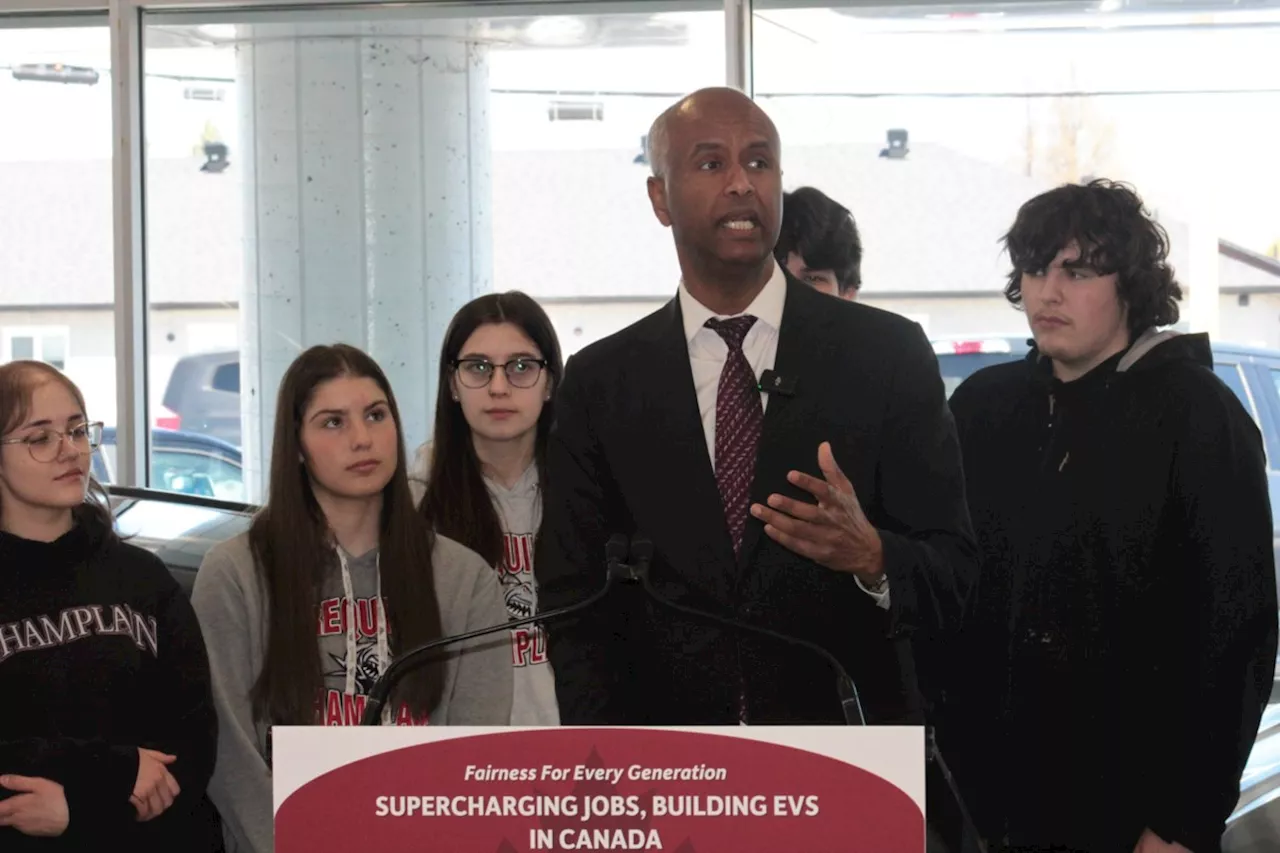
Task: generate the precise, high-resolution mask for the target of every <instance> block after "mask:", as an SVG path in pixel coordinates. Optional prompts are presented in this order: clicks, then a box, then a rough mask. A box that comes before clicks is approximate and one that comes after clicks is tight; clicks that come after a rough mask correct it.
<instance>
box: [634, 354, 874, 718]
mask: <svg viewBox="0 0 1280 853" xmlns="http://www.w3.org/2000/svg"><path fill="white" fill-rule="evenodd" d="M769 372H771V371H769ZM769 372H766V374H765V375H768V373H769ZM652 559H653V543H652V542H651V541H649V540H648V539H646V538H644V537H641V536H637V537H635V538H633V539H632V540H631V563H630V565H628V566H626V575H625V577H623V580H626V581H628V582H632V583H635V582H639V584H640V586H641V587H642V588H643V589H644V591H645V593H646V594H647V595H648V596H649V597H650V598H652V599H654V600H655V601H657V602H658V603H659V604H662V605H664V606H666V607H669V608H671V609H672V610H676V611H679V612H681V613H684V614H685V615H686V616H693V617H695V618H698V619H704V620H709V621H711V622H716V623H719V624H721V625H724V626H726V627H728V628H732V629H734V630H736V631H742V632H744V633H748V634H757V635H759V636H762V637H769V638H771V639H773V640H776V641H778V642H781V643H787V644H788V645H792V646H797V647H798V648H802V649H807V650H808V651H810V652H813V653H814V654H816V655H818V656H819V657H821V658H822V659H823V660H825V661H826V662H827V665H828V666H830V667H831V669H832V670H833V671H834V672H835V674H836V695H837V696H839V697H840V710H841V712H842V713H843V714H844V722H845V725H848V726H865V725H866V724H867V717H866V715H865V714H864V713H863V712H862V700H861V699H859V697H858V687H857V685H856V684H854V683H853V679H852V678H850V677H849V673H848V671H847V670H846V669H845V668H844V666H843V665H842V664H841V663H840V661H839V659H838V658H836V656H835V655H833V654H831V652H829V651H827V650H826V649H825V648H823V647H822V646H820V645H818V644H817V643H814V642H810V641H809V640H802V639H800V638H799V637H792V636H789V635H787V634H783V633H780V632H778V631H774V630H772V629H771V628H763V627H761V626H759V625H752V624H750V623H748V622H739V621H738V620H737V619H730V618H729V617H727V616H720V615H718V614H716V613H709V612H707V611H705V610H699V609H697V608H696V607H689V606H687V605H684V604H677V603H676V602H674V601H672V600H671V599H669V598H666V597H665V596H663V595H662V594H661V593H659V592H658V591H657V590H656V589H654V588H653V584H652V583H651V582H650V580H649V563H650V561H651V560H652Z"/></svg>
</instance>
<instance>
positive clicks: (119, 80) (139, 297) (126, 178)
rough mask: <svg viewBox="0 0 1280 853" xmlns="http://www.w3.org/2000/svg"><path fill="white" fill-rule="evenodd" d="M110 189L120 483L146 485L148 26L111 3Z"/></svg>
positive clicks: (128, 5) (116, 1)
mask: <svg viewBox="0 0 1280 853" xmlns="http://www.w3.org/2000/svg"><path fill="white" fill-rule="evenodd" d="M108 20H109V22H110V27H111V135H112V145H111V153H112V158H111V185H112V193H111V196H112V217H111V221H112V231H113V233H112V254H113V257H114V273H115V276H114V281H115V311H114V314H115V344H116V346H115V350H116V472H115V477H116V482H117V483H119V484H120V485H122V486H146V485H147V467H148V466H147V460H148V458H149V457H150V443H151V430H149V429H147V334H146V331H147V301H146V282H145V275H144V272H145V271H144V260H145V252H144V248H143V173H142V167H143V146H142V22H141V12H140V9H139V7H138V6H137V5H135V0H111V3H110V7H109V15H108Z"/></svg>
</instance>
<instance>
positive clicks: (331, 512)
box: [192, 344, 511, 853]
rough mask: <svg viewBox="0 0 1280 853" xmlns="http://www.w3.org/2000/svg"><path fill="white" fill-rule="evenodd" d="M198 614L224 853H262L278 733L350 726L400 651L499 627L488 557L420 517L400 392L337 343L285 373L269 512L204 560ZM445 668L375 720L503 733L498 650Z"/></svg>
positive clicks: (460, 654)
mask: <svg viewBox="0 0 1280 853" xmlns="http://www.w3.org/2000/svg"><path fill="white" fill-rule="evenodd" d="M192 600H193V603H194V605H195V609H196V613H197V614H198V615H199V617H200V623H201V625H202V626H203V627H204V631H205V636H206V637H208V640H209V649H210V660H211V662H212V667H213V693H214V700H215V704H216V707H217V711H218V719H219V722H220V724H221V732H222V737H221V741H220V743H219V749H218V764H217V768H216V771H215V772H214V775H213V781H212V784H211V785H210V793H211V794H212V795H213V798H214V801H215V802H216V803H217V805H218V807H219V809H220V810H221V812H222V817H223V821H224V824H225V835H226V838H227V841H228V847H229V849H230V851H231V853H237V851H252V853H270V851H271V849H272V844H273V830H272V815H273V809H272V794H271V745H270V743H271V742H270V728H271V726H272V725H309V724H316V725H355V724H358V723H359V721H360V718H361V716H362V714H363V710H364V704H365V701H366V697H367V695H368V693H369V691H370V690H371V689H372V687H373V685H374V684H375V683H376V682H377V680H378V678H379V677H381V675H382V674H383V673H384V672H386V669H387V667H388V665H389V664H390V662H391V660H392V659H393V657H394V656H395V655H397V654H400V653H401V652H403V651H405V650H407V649H411V648H413V647H415V646H418V645H420V644H422V643H426V642H429V641H431V640H434V639H436V638H438V637H441V636H444V635H451V634H457V633H462V632H464V631H469V630H472V629H475V628H480V627H484V626H487V625H491V624H494V623H496V622H500V621H501V620H502V618H503V616H504V608H503V605H502V594H501V590H500V588H499V586H498V581H497V578H496V576H495V575H494V573H493V571H492V570H490V568H489V567H488V565H487V564H486V563H485V561H484V560H483V559H482V558H481V557H480V556H479V555H478V554H476V553H475V552H473V551H470V550H468V549H466V548H464V547H462V546H461V545H459V544H458V543H456V542H454V541H452V540H449V539H446V538H445V537H443V536H437V535H435V534H434V533H433V532H432V530H431V529H430V528H429V527H428V526H427V525H425V524H423V523H422V520H421V519H420V518H419V517H418V514H417V512H416V511H415V509H414V506H413V497H412V495H411V494H410V491H409V480H408V478H407V476H406V460H405V451H404V444H403V439H402V435H401V426H400V413H399V409H398V408H397V407H396V401H395V396H394V395H393V394H392V392H391V387H390V385H389V383H388V382H387V378H386V376H385V375H384V374H383V372H382V370H381V369H380V368H379V367H378V365H377V364H376V363H375V362H374V361H373V359H371V358H370V357H369V356H367V355H366V354H364V353H363V352H361V351H360V350H358V349H356V348H354V347H350V346H345V345H342V344H338V345H335V346H317V347H312V348H310V349H308V350H307V351H305V352H303V353H302V354H301V355H300V356H298V358H297V359H296V360H295V361H294V362H293V364H292V365H290V367H289V369H288V370H287V371H286V372H285V375H284V379H283V381H282V382H281V384H280V392H279V397H278V401H277V404H276V421H275V436H274V440H273V443H272V450H271V477H270V491H269V493H268V496H267V502H266V505H265V506H264V507H263V508H262V510H261V511H260V512H259V513H258V515H257V516H256V517H255V518H254V520H253V524H252V526H251V528H250V529H249V531H248V532H247V533H245V534H242V535H240V536H238V537H236V538H234V539H231V540H228V541H227V542H223V543H221V544H219V545H218V546H217V547H215V548H214V549H213V550H211V551H210V552H209V554H208V555H207V556H206V557H205V560H204V563H203V565H202V566H201V567H200V571H199V572H198V573H197V575H196V584H195V590H194V592H193V595H192ZM442 659H443V663H442V664H437V665H433V666H428V667H423V668H422V669H419V670H417V671H416V672H414V673H413V674H411V675H409V676H408V677H407V678H406V679H405V681H404V682H402V683H401V685H400V686H399V687H398V688H397V690H396V692H395V693H394V694H393V695H392V696H391V700H390V701H389V702H388V703H387V707H386V711H385V713H384V717H383V722H384V724H397V725H421V724H425V723H430V724H431V725H503V724H506V722H507V720H508V719H509V717H510V714H511V671H510V668H509V666H508V663H507V651H506V643H505V642H501V641H494V640H493V639H492V638H487V639H484V638H482V639H480V640H476V641H472V642H470V643H468V644H461V645H459V646H455V647H453V649H452V651H451V652H450V653H447V654H445V655H442Z"/></svg>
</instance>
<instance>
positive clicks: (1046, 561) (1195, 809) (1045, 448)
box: [941, 332, 1277, 853]
mask: <svg viewBox="0 0 1280 853" xmlns="http://www.w3.org/2000/svg"><path fill="white" fill-rule="evenodd" d="M1211 368H1212V355H1211V351H1210V348H1209V340H1208V338H1207V336H1204V335H1175V334H1174V333H1163V334H1160V335H1155V334H1154V332H1148V333H1147V334H1145V335H1143V336H1140V337H1139V338H1138V339H1137V341H1136V342H1135V343H1134V345H1133V346H1132V347H1130V349H1129V350H1128V351H1127V352H1126V353H1122V354H1120V355H1117V356H1115V357H1113V358H1112V359H1110V360H1108V361H1107V362H1105V363H1104V364H1102V365H1100V366H1099V367H1097V368H1096V369H1094V370H1093V371H1091V372H1090V373H1089V374H1087V375H1086V376H1084V377H1081V378H1080V379H1078V380H1075V381H1073V382H1070V383H1063V382H1061V381H1058V380H1057V379H1055V378H1054V377H1053V376H1052V373H1051V370H1050V364H1049V361H1048V360H1047V359H1042V358H1040V357H1039V355H1038V353H1037V352H1036V351H1035V350H1033V351H1032V352H1031V354H1030V355H1029V356H1028V358H1027V360H1026V361H1023V362H1019V363H1013V364H1005V365H998V366H995V367H990V368H986V369H984V370H981V371H979V372H977V373H975V374H974V375H973V376H972V377H970V379H969V380H967V381H966V382H965V383H964V384H963V385H961V386H960V388H958V389H957V390H956V392H955V394H954V395H953V396H952V398H951V408H952V411H953V413H954V415H955V418H956V424H957V428H958V431H959V436H960V442H961V447H962V451H963V455H964V466H965V477H966V480H967V492H968V501H969V509H970V513H971V515H972V518H973V524H974V529H975V532H976V534H977V537H978V542H979V547H980V549H981V553H982V559H983V563H982V571H981V574H980V578H979V582H978V585H977V587H976V590H975V593H974V595H973V597H972V598H971V600H970V604H969V608H968V612H967V615H966V620H965V626H964V629H963V638H962V642H961V643H960V644H959V649H960V652H961V656H962V657H961V660H960V661H959V662H958V665H957V667H956V672H957V673H958V674H959V678H958V679H957V685H956V690H957V691H959V696H960V700H959V701H958V702H957V704H956V706H955V707H953V708H952V709H951V713H950V715H949V716H948V718H947V726H946V728H945V729H944V731H943V732H942V733H941V737H942V740H943V742H944V749H947V750H948V751H950V752H951V753H952V754H953V755H954V759H953V763H955V764H957V765H958V768H957V776H958V777H960V783H961V785H962V786H963V787H964V788H965V793H966V795H967V797H968V798H969V800H970V801H971V803H970V805H971V806H972V807H973V808H974V811H975V813H976V817H977V819H978V822H979V823H980V824H981V825H982V827H983V828H984V830H985V831H986V832H987V833H988V834H989V835H990V836H991V837H994V838H1001V837H1005V836H1007V837H1008V839H1009V841H1010V842H1011V843H1012V844H1013V845H1014V846H1019V845H1022V846H1024V847H1026V848H1028V849H1067V850H1098V851H1110V850H1117V851H1123V853H1129V851H1131V850H1132V849H1133V845H1134V844H1135V843H1136V842H1137V840H1138V837H1139V835H1140V834H1141V833H1142V831H1143V830H1144V829H1146V828H1150V829H1152V830H1154V831H1155V832H1156V833H1157V834H1158V835H1160V836H1161V837H1163V838H1164V839H1165V840H1168V841H1177V842H1179V843H1181V844H1183V845H1184V846H1186V847H1188V848H1190V849H1191V850H1192V851H1195V853H1215V851H1219V850H1220V849H1221V836H1222V832H1223V829H1224V825H1225V821H1226V818H1227V817H1228V816H1229V814H1230V813H1231V811H1232V809H1233V808H1234V806H1235V803H1236V801H1237V799H1238V798H1239V781H1240V774H1241V772H1242V770H1243V767H1244V764H1245V762H1246V760H1247V759H1248V755H1249V751H1250V749H1251V747H1252V744H1253V740H1254V737H1255V735H1256V732H1257V728H1258V723H1259V720H1260V718H1261V715H1262V712H1263V709H1264V708H1265V705H1266V702H1267V699H1268V696H1269V694H1270V691H1271V686H1272V677H1273V670H1274V666H1275V659H1276V628H1277V602H1276V581H1275V559H1274V552H1273V550H1272V519H1271V509H1270V502H1269V497H1268V490H1267V480H1266V460H1265V455H1264V452H1263V444H1262V439H1261V436H1260V434H1259V431H1258V428H1257V426H1256V424H1255V423H1254V422H1253V420H1252V418H1251V417H1250V416H1249V415H1248V413H1247V412H1246V411H1245V410H1244V408H1243V407H1242V406H1241V405H1240V403H1239V401H1238V400H1237V399H1236V397H1235V396H1234V394H1233V393H1232V392H1231V390H1230V389H1229V388H1227V387H1226V385H1224V384H1223V383H1222V382H1221V381H1220V380H1219V379H1218V378H1217V377H1216V376H1215V375H1214V374H1213V372H1212V369H1211ZM953 695H954V694H953Z"/></svg>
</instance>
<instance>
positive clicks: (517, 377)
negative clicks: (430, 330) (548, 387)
mask: <svg viewBox="0 0 1280 853" xmlns="http://www.w3.org/2000/svg"><path fill="white" fill-rule="evenodd" d="M546 366H547V362H546V361H545V360H544V359H541V358H528V357H527V356H521V357H520V358H513V359H511V360H510V361H508V362H506V363H505V364H494V363H493V362H491V361H489V359H487V358H459V359H457V360H455V361H454V362H453V369H454V370H455V371H456V372H457V374H458V381H459V382H461V383H462V384H463V386H465V387H467V388H483V387H485V386H486V385H488V384H489V383H490V382H491V381H492V380H493V375H494V373H496V372H497V370H498V368H502V372H503V373H504V374H506V377H507V383H508V384H509V385H511V386H512V387H513V388H532V387H533V386H534V385H537V384H538V377H539V376H541V375H542V370H543V368H545V367H546Z"/></svg>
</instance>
